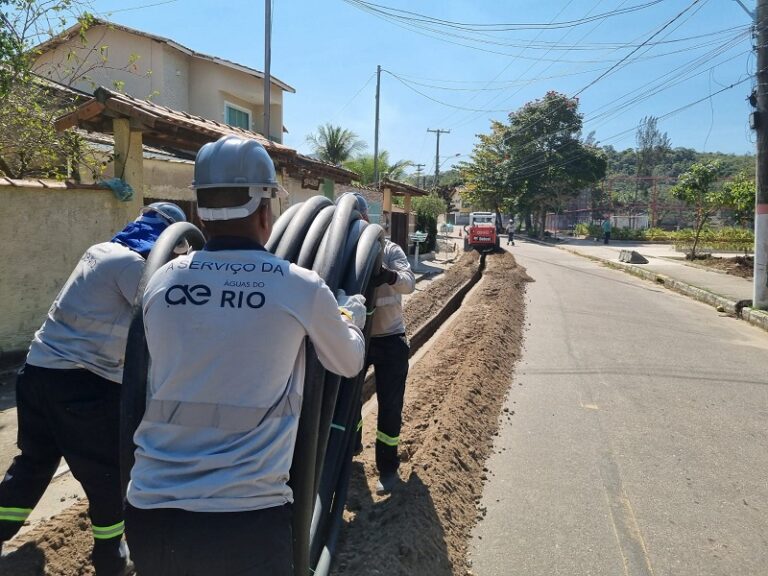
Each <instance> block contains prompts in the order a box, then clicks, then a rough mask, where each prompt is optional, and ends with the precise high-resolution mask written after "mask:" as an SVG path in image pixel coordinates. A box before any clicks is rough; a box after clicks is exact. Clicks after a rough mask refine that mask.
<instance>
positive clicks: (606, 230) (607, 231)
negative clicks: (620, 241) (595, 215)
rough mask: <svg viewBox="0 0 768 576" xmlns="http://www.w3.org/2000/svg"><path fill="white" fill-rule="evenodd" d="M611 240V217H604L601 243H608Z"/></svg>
mask: <svg viewBox="0 0 768 576" xmlns="http://www.w3.org/2000/svg"><path fill="white" fill-rule="evenodd" d="M610 241H611V218H610V216H608V217H606V219H605V220H603V244H608V242H610Z"/></svg>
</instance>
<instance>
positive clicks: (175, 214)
mask: <svg viewBox="0 0 768 576" xmlns="http://www.w3.org/2000/svg"><path fill="white" fill-rule="evenodd" d="M152 218H155V219H157V218H159V219H161V220H163V221H164V222H165V223H166V224H175V223H176V222H186V221H187V217H186V216H185V214H184V211H183V210H182V209H181V208H179V207H178V206H177V205H176V204H174V203H173V202H152V204H150V205H149V206H144V207H142V209H141V212H140V213H139V217H138V218H137V220H141V221H143V222H148V221H150V220H151V219H152Z"/></svg>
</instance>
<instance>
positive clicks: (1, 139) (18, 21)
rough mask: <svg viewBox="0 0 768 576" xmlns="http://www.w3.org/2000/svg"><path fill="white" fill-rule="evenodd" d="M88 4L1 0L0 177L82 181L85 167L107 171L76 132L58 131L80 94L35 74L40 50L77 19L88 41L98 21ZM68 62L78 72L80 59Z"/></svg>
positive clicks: (62, 0) (77, 0) (72, 0)
mask: <svg viewBox="0 0 768 576" xmlns="http://www.w3.org/2000/svg"><path fill="white" fill-rule="evenodd" d="M87 5H88V4H87V2H85V1H80V0H0V24H2V26H0V173H2V174H4V175H6V176H8V177H11V178H25V177H56V178H64V177H74V178H75V179H77V177H78V175H79V169H80V168H81V167H85V168H86V169H89V170H90V171H92V172H93V173H98V172H99V171H100V170H101V167H102V166H101V162H99V161H98V160H96V158H95V155H94V154H93V153H92V152H91V151H90V149H88V147H87V146H86V145H85V144H84V143H83V140H82V139H81V138H80V137H79V136H78V135H77V134H76V133H75V132H73V131H68V132H66V133H64V134H58V133H56V131H55V129H54V127H53V123H52V122H53V119H54V118H56V117H57V116H59V115H62V114H65V113H66V112H69V111H71V110H72V109H73V108H74V106H75V105H76V103H77V102H76V96H75V95H74V93H68V92H67V91H66V90H62V89H61V88H60V87H57V86H56V85H55V84H54V83H52V82H49V81H47V80H45V79H43V78H40V77H39V76H37V75H35V73H34V69H33V68H34V59H35V58H36V57H37V55H38V54H37V52H35V49H34V46H36V45H37V44H39V43H40V42H42V41H43V40H46V39H48V38H50V37H51V36H53V35H54V34H55V30H56V28H63V27H64V26H65V25H66V24H67V23H68V22H70V21H71V19H72V18H74V19H76V20H78V21H79V22H80V24H81V28H80V40H81V42H85V33H86V31H87V30H88V27H89V25H90V23H91V22H93V16H92V15H90V14H89V13H87V12H86V11H84V9H85V8H86V7H87ZM65 60H66V62H64V63H62V70H63V69H64V68H66V69H67V70H69V71H74V70H75V69H76V68H77V66H78V64H77V61H78V59H77V57H76V56H74V55H68V56H67V57H66V58H65ZM100 62H101V63H102V64H103V61H101V60H100ZM89 66H90V65H89ZM77 69H78V70H79V72H84V69H83V68H77ZM70 78H72V77H71V76H70Z"/></svg>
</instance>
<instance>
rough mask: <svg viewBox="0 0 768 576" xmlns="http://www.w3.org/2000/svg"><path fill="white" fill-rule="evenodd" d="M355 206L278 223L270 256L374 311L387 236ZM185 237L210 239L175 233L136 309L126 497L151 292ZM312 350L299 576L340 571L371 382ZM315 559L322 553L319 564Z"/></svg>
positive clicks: (124, 410)
mask: <svg viewBox="0 0 768 576" xmlns="http://www.w3.org/2000/svg"><path fill="white" fill-rule="evenodd" d="M355 206H356V201H355V198H354V196H352V195H347V196H342V197H341V199H340V200H339V203H338V205H334V204H333V203H332V202H331V201H330V200H329V199H327V198H325V197H323V196H315V197H313V198H311V199H309V200H307V201H306V202H302V203H299V204H296V205H294V206H291V207H290V208H289V209H288V210H286V211H285V212H284V213H283V214H282V215H281V216H280V218H278V220H277V221H276V222H275V224H274V226H273V230H272V235H271V236H270V238H269V240H268V242H267V244H266V248H267V249H268V250H270V251H271V252H273V253H275V254H276V255H277V256H279V257H281V258H284V259H286V260H288V261H290V262H293V263H296V264H298V265H300V266H302V267H304V268H310V269H312V270H314V271H315V272H317V273H318V275H319V276H320V277H321V278H323V280H324V281H325V283H326V284H327V285H328V286H329V288H331V290H332V291H333V292H334V293H335V292H336V290H337V289H339V288H341V289H343V290H345V292H346V293H347V294H357V293H363V294H365V295H366V298H367V306H368V309H369V313H371V312H372V309H373V305H372V289H370V288H369V286H368V284H369V282H368V281H369V279H370V277H371V275H372V274H373V273H374V271H375V270H376V269H377V268H378V266H380V264H381V256H382V252H383V241H384V231H383V229H382V228H381V227H380V226H378V225H376V224H368V223H366V222H364V221H363V220H361V217H360V214H359V213H358V212H357V211H356V210H355ZM182 238H184V239H186V240H187V241H188V242H189V243H190V245H191V246H192V248H193V249H195V250H197V249H199V248H201V247H202V246H203V244H204V239H203V236H202V234H201V233H200V231H199V230H197V228H195V227H194V226H192V225H191V224H187V223H179V224H174V225H173V226H170V227H169V228H168V229H167V230H166V231H165V232H164V233H163V235H161V237H160V239H158V242H157V244H156V245H155V248H154V249H153V251H152V253H151V254H150V256H149V258H148V260H147V265H146V268H145V271H144V276H143V277H142V281H141V285H140V287H139V292H138V294H139V296H138V297H137V302H136V305H135V306H134V318H133V322H132V324H131V329H130V331H129V336H128V346H127V348H126V363H125V372H124V379H123V400H122V406H121V454H120V456H121V480H122V482H123V493H125V490H126V489H127V485H128V480H129V478H130V469H131V467H132V466H133V458H134V456H133V455H134V450H135V446H134V444H133V434H134V432H135V430H136V428H137V427H138V425H139V423H140V422H141V418H142V416H143V414H144V410H145V405H146V386H147V369H148V363H149V358H148V353H147V348H146V341H145V339H144V326H143V318H142V313H141V294H143V291H144V288H145V287H146V283H147V282H148V280H149V278H150V277H151V275H152V274H153V273H154V272H156V271H157V269H159V268H160V267H161V266H162V265H163V264H165V263H166V262H168V261H169V260H170V259H171V258H172V257H173V248H174V247H175V246H176V244H177V243H178V242H179V241H180V240H181V239H182ZM369 318H370V315H369ZM364 334H365V336H366V348H367V344H368V338H369V334H370V322H368V323H367V324H366V329H365V330H364ZM306 346H307V349H306V373H305V374H306V376H305V384H304V400H303V405H302V412H301V416H300V420H299V430H298V435H297V440H296V448H295V450H294V458H293V465H292V467H291V480H290V484H291V488H292V490H293V492H294V506H293V533H294V567H295V568H294V570H295V574H296V576H307V575H308V574H309V573H310V572H313V571H314V570H313V566H314V564H315V562H316V561H317V558H318V556H319V555H320V554H321V552H322V558H323V565H324V566H329V565H330V554H331V553H332V551H333V550H334V548H335V541H336V538H337V537H338V534H339V531H340V526H341V520H342V516H341V514H342V512H343V508H344V503H345V501H346V487H347V485H348V475H349V466H350V463H351V459H352V438H353V437H354V433H355V427H354V420H355V418H356V417H357V415H356V411H357V405H358V402H359V398H360V391H361V389H362V381H363V379H364V375H359V376H358V377H356V378H351V379H340V378H339V377H338V376H337V375H335V374H330V373H326V371H325V369H324V368H323V367H322V365H321V364H320V362H319V360H318V359H317V355H316V354H315V352H314V349H313V348H312V345H311V344H310V343H309V342H307V344H306ZM332 422H333V424H334V426H333V428H332V427H331V423H332ZM341 428H343V430H341ZM329 537H330V538H331V540H329ZM310 551H313V553H312V554H311V556H310Z"/></svg>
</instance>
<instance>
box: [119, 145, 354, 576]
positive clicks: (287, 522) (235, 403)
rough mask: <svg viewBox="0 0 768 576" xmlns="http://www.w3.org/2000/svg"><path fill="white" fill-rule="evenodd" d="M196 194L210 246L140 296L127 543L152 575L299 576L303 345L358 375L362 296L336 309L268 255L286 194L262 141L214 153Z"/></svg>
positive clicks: (205, 155) (208, 149)
mask: <svg viewBox="0 0 768 576" xmlns="http://www.w3.org/2000/svg"><path fill="white" fill-rule="evenodd" d="M193 187H194V188H195V190H196V195H197V202H198V214H199V216H200V219H201V221H202V223H203V227H204V228H205V230H206V232H207V234H208V236H209V240H208V242H207V243H206V245H205V246H204V248H203V249H202V250H200V251H195V252H191V253H190V254H188V255H186V256H180V257H179V258H177V259H176V260H174V261H173V262H171V263H169V264H167V265H166V266H164V267H162V268H160V270H159V271H158V272H157V273H155V274H154V275H153V277H152V278H151V280H150V281H149V283H148V285H147V288H146V291H145V293H144V300H143V312H144V325H145V334H146V340H147V347H148V349H149V355H150V359H151V368H150V374H149V381H148V400H147V408H146V412H145V414H144V417H143V420H142V421H141V423H140V424H139V426H138V429H137V431H136V433H135V435H134V441H135V443H136V446H137V449H136V452H135V456H136V462H135V465H134V467H133V469H132V471H131V480H130V484H129V487H128V496H127V500H128V506H127V509H126V530H127V532H126V534H127V538H128V543H129V544H130V546H131V554H132V557H133V559H134V561H135V563H136V568H137V570H138V572H139V574H141V575H142V576H143V575H148V576H176V575H179V576H181V575H190V576H191V575H203V574H205V575H212V574H216V575H217V576H225V575H235V574H237V575H239V576H252V575H267V574H269V575H270V576H293V573H294V572H293V553H292V535H291V503H292V501H293V495H292V492H291V488H290V487H289V486H288V484H287V482H288V475H289V471H290V467H291V462H292V459H293V451H294V445H295V441H296V433H297V429H298V420H299V414H300V409H301V403H302V397H303V390H304V365H305V357H304V354H305V352H304V351H305V346H304V341H305V338H306V337H309V339H310V341H311V342H312V343H313V345H314V347H315V350H316V351H317V355H318V357H319V359H320V361H321V362H322V364H323V366H324V367H325V368H326V369H327V370H329V371H331V372H334V373H336V374H339V375H341V376H344V377H353V376H355V375H357V374H358V373H359V372H360V370H361V369H362V367H363V360H364V355H365V341H364V338H363V334H362V331H361V329H362V327H363V326H364V324H365V314H366V309H365V299H364V298H363V297H362V296H360V295H351V296H349V297H347V296H344V295H343V294H341V295H340V296H341V298H340V300H339V302H337V300H336V298H334V295H333V293H332V292H331V290H330V289H329V288H328V287H327V286H326V284H325V283H324V282H323V281H322V279H321V278H320V277H319V276H318V275H317V274H316V273H314V272H312V271H309V270H305V269H303V268H299V267H298V266H295V265H294V264H290V263H289V262H287V261H285V260H282V259H280V258H278V257H276V256H275V255H273V254H271V253H269V252H267V251H266V250H265V249H264V244H265V243H266V241H267V239H268V238H269V235H270V232H271V229H272V209H271V200H272V197H273V196H275V195H276V194H279V193H280V187H279V186H278V183H277V181H276V177H275V168H274V165H273V163H272V160H271V159H270V158H269V156H268V154H267V151H266V150H265V149H264V147H263V146H261V145H260V144H259V143H258V142H256V141H255V140H249V139H242V138H238V137H234V136H229V137H224V138H222V139H220V140H218V141H217V142H214V143H209V144H206V145H205V146H203V147H202V148H201V149H200V151H199V152H198V154H197V158H196V160H195V180H194V184H193ZM340 305H341V306H342V308H341V309H340V308H339V306H340Z"/></svg>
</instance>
